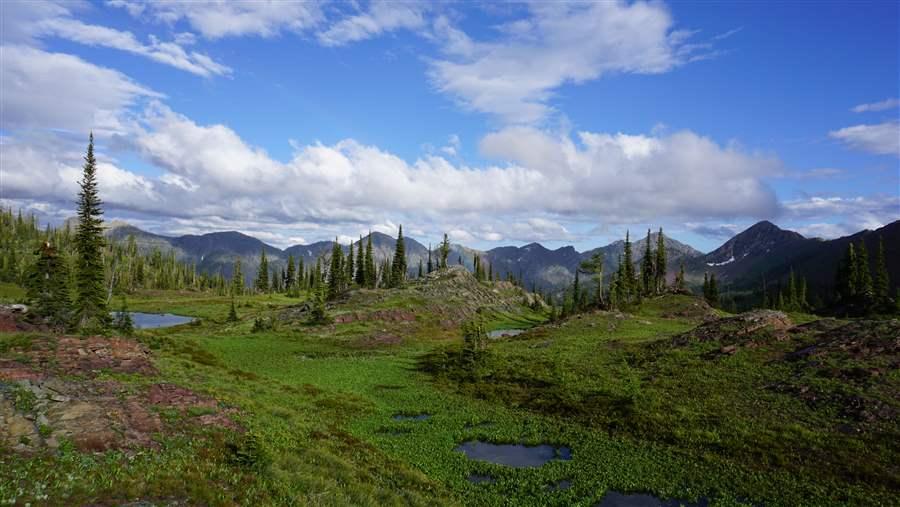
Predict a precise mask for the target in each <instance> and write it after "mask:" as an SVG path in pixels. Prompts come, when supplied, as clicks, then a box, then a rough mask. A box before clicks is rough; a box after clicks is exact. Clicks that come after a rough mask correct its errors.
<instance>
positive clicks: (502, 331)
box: [488, 329, 525, 338]
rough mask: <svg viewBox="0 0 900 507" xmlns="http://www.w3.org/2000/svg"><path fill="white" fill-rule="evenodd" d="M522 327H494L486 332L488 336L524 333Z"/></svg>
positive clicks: (496, 336) (501, 336) (500, 336)
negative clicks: (494, 328)
mask: <svg viewBox="0 0 900 507" xmlns="http://www.w3.org/2000/svg"><path fill="white" fill-rule="evenodd" d="M524 332H525V330H524V329H496V330H494V331H491V332H489V333H488V338H503V337H506V336H516V335H518V334H522V333H524Z"/></svg>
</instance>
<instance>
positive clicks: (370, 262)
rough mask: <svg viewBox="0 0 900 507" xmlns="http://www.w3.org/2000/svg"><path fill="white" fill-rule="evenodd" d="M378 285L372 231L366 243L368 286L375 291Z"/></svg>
mask: <svg viewBox="0 0 900 507" xmlns="http://www.w3.org/2000/svg"><path fill="white" fill-rule="evenodd" d="M377 283H378V275H377V273H376V271H375V256H374V254H373V253H372V231H369V239H368V241H367V242H366V286H367V287H368V288H370V289H374V288H375V285H376V284H377Z"/></svg>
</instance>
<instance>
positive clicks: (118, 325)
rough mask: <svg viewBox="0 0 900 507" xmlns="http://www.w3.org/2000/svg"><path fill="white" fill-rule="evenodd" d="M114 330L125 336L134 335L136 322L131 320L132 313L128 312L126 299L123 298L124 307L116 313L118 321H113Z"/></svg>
mask: <svg viewBox="0 0 900 507" xmlns="http://www.w3.org/2000/svg"><path fill="white" fill-rule="evenodd" d="M113 328H115V329H116V331H118V332H120V333H122V334H123V335H125V336H129V335H131V334H134V321H133V320H132V319H131V312H129V311H128V304H127V303H126V302H125V297H124V296H123V297H122V306H121V308H120V309H119V311H118V312H116V319H115V321H113Z"/></svg>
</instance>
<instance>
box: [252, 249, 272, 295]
mask: <svg viewBox="0 0 900 507" xmlns="http://www.w3.org/2000/svg"><path fill="white" fill-rule="evenodd" d="M254 288H255V289H256V290H257V292H268V291H269V260H268V259H267V258H266V249H265V248H263V249H262V253H260V254H259V269H257V270H256V283H255V284H254Z"/></svg>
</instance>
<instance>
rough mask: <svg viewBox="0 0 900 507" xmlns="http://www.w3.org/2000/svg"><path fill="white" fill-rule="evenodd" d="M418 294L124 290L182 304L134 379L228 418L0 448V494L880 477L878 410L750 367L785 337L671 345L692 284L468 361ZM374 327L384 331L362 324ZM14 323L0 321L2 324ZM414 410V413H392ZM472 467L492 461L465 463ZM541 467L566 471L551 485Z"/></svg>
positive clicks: (245, 497)
mask: <svg viewBox="0 0 900 507" xmlns="http://www.w3.org/2000/svg"><path fill="white" fill-rule="evenodd" d="M423 298H425V296H423V295H421V294H420V293H419V292H417V290H416V289H415V288H408V289H402V290H392V291H367V290H363V291H357V292H354V293H352V294H351V297H350V298H349V300H348V301H347V302H345V303H341V304H339V305H338V306H337V307H335V308H333V309H332V313H333V314H335V315H341V314H343V313H344V312H347V311H352V312H367V311H383V310H384V309H404V308H419V309H425V310H421V311H418V312H417V315H416V319H415V320H414V321H410V322H384V321H377V320H375V321H366V320H356V321H353V322H346V323H337V324H332V325H324V326H312V325H309V324H307V323H306V322H305V320H303V319H294V320H290V319H286V318H285V317H284V315H285V310H286V309H287V310H289V309H291V308H295V307H296V306H295V305H296V302H297V300H296V299H294V298H288V297H286V296H283V295H257V296H242V297H239V298H237V300H236V305H235V306H236V310H237V313H238V315H239V318H240V320H239V322H237V323H229V322H227V317H228V313H229V309H230V306H231V298H230V297H225V296H222V297H218V296H210V295H198V294H197V293H191V292H187V291H185V292H174V291H168V292H164V291H156V292H144V293H141V294H138V295H135V296H134V297H132V298H131V299H130V304H131V306H132V308H133V309H136V310H141V311H165V312H171V313H179V314H187V315H194V316H197V317H200V318H201V322H200V323H199V324H197V325H185V326H179V327H175V328H171V329H161V330H156V331H152V332H150V331H144V332H139V334H138V339H140V340H141V341H143V342H145V343H146V344H148V345H149V346H151V347H152V348H153V350H154V354H155V356H156V358H157V359H156V363H157V366H158V367H159V368H160V374H159V377H158V378H156V379H149V380H142V381H140V382H150V381H155V380H160V379H164V380H165V381H168V382H173V383H176V384H179V385H184V386H187V387H190V388H192V389H195V390H198V391H201V392H203V393H206V394H209V395H212V396H215V397H216V398H217V399H219V400H220V402H221V403H222V404H225V405H229V406H235V407H237V408H239V409H240V416H239V421H240V423H241V424H242V425H243V426H244V427H245V428H247V432H246V433H245V434H244V435H239V434H232V433H230V432H228V431H224V430H206V431H202V432H200V431H199V430H196V429H193V430H192V429H190V427H189V426H185V427H184V429H183V430H182V431H179V432H176V433H168V434H161V435H159V437H158V439H159V442H160V443H161V447H160V449H159V450H157V451H152V452H151V451H146V452H140V453H137V454H126V453H123V452H120V451H109V452H106V453H102V454H83V453H79V452H77V451H75V450H73V449H72V448H70V447H66V446H64V447H63V448H62V450H61V452H59V453H56V454H47V455H40V456H34V457H27V456H21V455H15V454H12V453H7V452H3V451H0V461H2V463H0V464H2V466H0V470H2V471H0V498H3V499H10V498H17V500H16V501H17V502H22V503H24V502H26V501H31V502H33V503H42V502H44V503H80V502H82V503H83V502H98V501H99V502H113V501H124V500H133V499H136V498H143V499H187V500H188V501H189V502H191V503H208V504H213V505H227V504H234V503H245V504H266V503H279V504H288V503H301V504H316V505H347V504H354V505H392V504H413V505H425V504H438V505H452V504H460V503H463V504H481V505H502V504H507V503H508V502H509V501H515V502H516V503H519V504H525V505H529V504H530V505H577V504H581V505H591V504H593V503H594V502H596V501H597V500H599V499H600V498H601V497H602V496H603V494H604V492H605V491H606V490H607V489H613V490H618V491H627V492H650V493H653V494H656V495H658V496H660V497H663V498H682V499H697V498H699V497H701V496H703V497H709V498H712V499H713V501H714V503H716V504H721V505H732V504H738V503H739V500H742V499H743V500H748V501H754V502H760V501H761V502H765V503H766V505H800V504H806V505H829V504H834V505H837V504H846V503H850V504H859V505H863V504H865V505H878V504H883V505H887V504H889V503H890V501H891V499H892V492H896V488H897V487H898V485H897V483H896V482H892V481H894V480H895V478H896V475H895V472H896V470H895V468H893V467H895V465H894V464H893V463H894V462H896V459H894V458H896V456H897V455H898V452H897V451H898V449H897V448H896V443H895V442H896V441H898V439H897V438H896V437H897V436H898V435H897V429H896V422H892V421H889V422H883V423H880V426H876V427H874V428H869V429H867V432H865V433H862V434H859V435H844V434H841V433H840V432H838V431H836V430H835V425H836V424H837V423H839V422H841V418H840V416H839V415H837V414H836V412H835V411H836V410H837V409H836V408H835V407H834V406H824V407H823V408H821V409H813V408H810V407H809V406H808V405H806V404H805V403H803V402H802V401H800V400H799V399H797V398H796V397H794V396H792V395H791V394H790V393H781V392H778V391H776V390H767V389H763V388H762V387H763V386H764V385H765V384H766V383H767V382H770V381H774V380H775V379H780V378H783V377H784V376H785V375H787V374H788V373H792V370H791V368H792V366H791V365H790V364H784V363H779V362H777V361H772V358H773V357H775V356H777V355H778V354H780V353H783V352H785V351H787V349H788V348H789V347H788V343H789V342H781V341H778V340H776V339H771V340H767V339H764V338H765V337H759V338H758V340H757V341H759V342H760V343H762V344H763V345H762V346H760V347H757V348H752V349H740V350H738V352H736V353H734V354H732V355H721V356H718V355H716V351H717V350H719V348H720V347H721V345H722V344H720V343H711V342H708V343H700V342H698V343H690V344H688V345H685V346H681V347H676V346H673V345H672V340H671V339H670V338H669V337H671V336H673V335H675V334H678V333H681V332H684V331H687V330H689V329H691V328H693V327H694V326H695V325H696V324H697V323H698V322H699V321H700V318H701V317H702V316H703V315H704V314H705V313H706V312H708V311H709V310H708V309H704V307H702V306H699V307H698V306H697V305H698V303H697V300H696V299H694V298H690V297H682V296H675V297H671V296H666V297H663V298H655V299H649V300H646V301H645V302H644V304H643V305H642V307H641V308H640V310H639V311H638V313H637V314H635V315H624V314H617V313H587V314H583V315H580V316H576V317H573V318H572V319H570V320H567V321H565V322H564V323H563V324H562V325H559V326H542V327H539V328H537V329H535V330H533V331H531V332H529V333H526V334H524V335H520V336H518V337H515V338H509V339H503V340H491V341H490V343H489V345H488V351H487V353H486V354H485V355H484V356H483V363H482V364H480V365H479V367H478V368H479V370H478V371H477V372H476V374H474V375H473V374H471V372H466V373H465V375H462V374H461V373H460V372H459V371H455V370H454V368H455V364H456V363H455V359H454V358H455V357H458V351H459V349H460V348H461V345H462V340H461V339H460V336H459V332H458V331H456V330H447V329H442V328H440V327H439V326H438V322H439V321H440V317H439V316H438V315H436V314H432V312H435V310H434V309H433V307H431V306H429V305H428V304H427V303H428V302H429V300H427V299H423ZM482 315H483V318H485V319H486V326H485V327H487V328H490V329H498V328H507V327H526V326H528V325H530V324H533V323H535V322H536V321H537V320H539V319H540V318H541V317H540V315H539V314H537V313H535V312H533V311H532V310H530V309H528V308H526V307H522V308H521V309H520V310H518V311H511V310H509V309H503V310H489V309H488V310H485V311H483V312H482ZM257 317H265V318H271V319H272V321H273V322H275V323H276V326H275V329H274V330H271V331H265V332H257V333H253V332H252V330H251V329H252V322H253V320H254V319H255V318H257ZM796 317H798V318H802V316H800V315H797V316H796ZM379 333H388V334H396V335H398V336H402V341H400V342H385V343H382V342H378V341H371V340H369V339H368V337H370V336H372V335H373V334H379ZM21 336H23V335H21V334H7V335H0V343H6V342H10V343H11V342H12V341H14V340H19V342H20V343H21V338H20V337H21ZM790 343H794V342H790ZM794 345H796V343H794ZM0 350H3V349H2V348H0ZM713 356H715V357H713ZM846 366H847V365H846V364H841V365H840V367H842V368H843V367H846ZM868 366H872V367H877V366H878V365H877V364H874V363H872V364H869V365H868ZM881 366H882V367H884V368H885V369H886V371H888V372H889V373H888V374H887V377H886V379H885V380H884V382H882V383H880V384H878V385H879V386H881V387H879V388H878V389H880V391H879V390H878V389H876V390H875V394H874V395H875V396H881V397H886V398H889V396H890V393H891V391H890V388H893V389H896V385H897V382H898V378H897V372H896V369H893V370H890V369H889V368H888V367H887V365H881ZM789 370H791V371H789ZM804 374H805V375H810V374H809V373H804ZM126 380H127V379H126ZM809 381H810V382H815V383H816V386H817V388H822V389H831V390H849V391H852V392H853V393H855V394H860V395H864V394H865V393H863V392H861V391H862V390H863V387H864V386H863V385H856V384H853V383H847V382H841V381H840V380H839V379H837V378H831V379H828V378H823V377H819V376H816V375H812V376H811V377H810V378H809ZM136 382H137V380H136ZM856 391H860V392H859V393H857V392H856ZM895 392H896V391H894V393H895ZM893 403H896V401H894V402H893ZM423 413H424V414H430V415H431V417H430V418H429V419H427V420H424V421H397V420H394V419H392V416H394V415H397V414H407V415H415V414H423ZM196 415H199V414H187V415H179V414H177V413H174V414H166V416H167V417H170V418H174V419H177V418H179V417H192V416H196ZM473 439H481V440H485V441H491V442H496V443H515V442H524V443H552V444H556V445H566V446H569V447H570V448H571V449H572V458H573V459H572V460H571V461H552V462H550V463H548V464H546V465H544V466H542V467H539V468H534V469H511V468H506V467H503V466H499V465H492V464H488V463H482V462H478V461H472V460H468V459H467V458H465V457H464V456H463V455H462V454H461V453H458V452H455V451H454V448H455V447H456V446H457V445H458V444H459V443H461V442H463V441H467V440H473ZM470 474H480V475H489V476H491V477H493V478H495V479H496V482H493V483H481V484H473V483H470V482H468V481H467V480H466V478H467V477H468V476H469V475H470ZM892 474H893V475H892ZM892 477H893V478H894V479H891V478H892ZM561 480H569V481H571V483H572V487H571V488H570V489H565V490H556V489H553V488H552V487H551V486H552V485H553V484H555V483H557V482H558V481H561ZM45 495H46V496H45Z"/></svg>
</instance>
